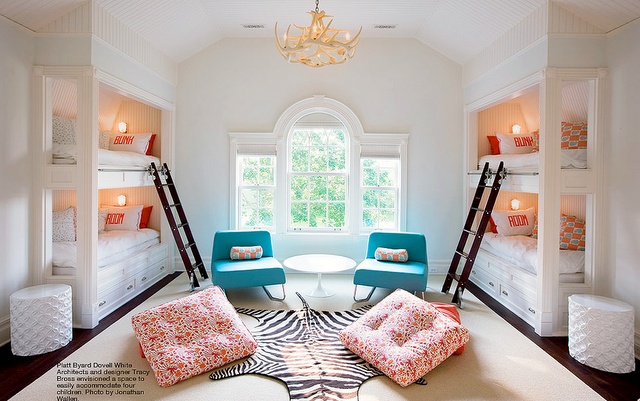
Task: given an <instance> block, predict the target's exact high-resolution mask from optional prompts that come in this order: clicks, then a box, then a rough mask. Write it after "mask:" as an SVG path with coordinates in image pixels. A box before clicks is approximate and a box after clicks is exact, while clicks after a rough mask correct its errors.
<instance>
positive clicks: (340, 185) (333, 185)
mask: <svg viewBox="0 0 640 401" xmlns="http://www.w3.org/2000/svg"><path fill="white" fill-rule="evenodd" d="M327 196H328V200H330V201H336V200H345V199H346V196H347V181H346V178H345V177H343V176H332V177H329V179H328V183H327Z"/></svg>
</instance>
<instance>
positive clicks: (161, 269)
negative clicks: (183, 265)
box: [136, 259, 169, 290]
mask: <svg viewBox="0 0 640 401" xmlns="http://www.w3.org/2000/svg"><path fill="white" fill-rule="evenodd" d="M167 273H169V268H168V266H167V260H166V259H165V260H163V261H160V262H158V263H156V264H154V265H153V266H150V267H149V268H147V269H145V270H144V271H142V272H140V273H138V275H137V276H136V287H137V288H138V290H141V289H144V288H147V287H150V286H151V285H152V284H153V283H155V282H157V281H158V280H159V279H160V278H162V277H164V276H166V275H167Z"/></svg>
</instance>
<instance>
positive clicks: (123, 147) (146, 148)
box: [109, 133, 155, 155]
mask: <svg viewBox="0 0 640 401" xmlns="http://www.w3.org/2000/svg"><path fill="white" fill-rule="evenodd" d="M154 138H155V134H152V133H149V134H113V133H112V134H111V137H110V138H109V150H118V151H125V152H135V153H140V154H143V155H145V154H148V152H150V151H151V146H152V145H153V139H154Z"/></svg>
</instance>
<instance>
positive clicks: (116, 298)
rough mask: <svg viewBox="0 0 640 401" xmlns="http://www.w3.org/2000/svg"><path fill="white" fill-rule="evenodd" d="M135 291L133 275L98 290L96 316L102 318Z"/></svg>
mask: <svg viewBox="0 0 640 401" xmlns="http://www.w3.org/2000/svg"><path fill="white" fill-rule="evenodd" d="M135 293H136V281H135V278H134V277H131V278H129V279H128V280H124V281H122V282H120V283H118V284H117V285H115V286H113V287H111V288H109V289H107V290H104V291H99V292H98V316H99V317H100V318H102V317H103V316H106V315H108V314H109V313H111V312H113V311H114V310H115V309H117V308H118V307H120V306H121V305H122V304H123V302H124V300H125V299H129V298H131V297H133V296H134V295H135Z"/></svg>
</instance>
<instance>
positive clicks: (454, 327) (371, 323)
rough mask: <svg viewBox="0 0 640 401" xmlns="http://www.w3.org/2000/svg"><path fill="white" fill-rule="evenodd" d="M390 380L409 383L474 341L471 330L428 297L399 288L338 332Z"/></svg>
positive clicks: (358, 353) (404, 383) (406, 384)
mask: <svg viewBox="0 0 640 401" xmlns="http://www.w3.org/2000/svg"><path fill="white" fill-rule="evenodd" d="M338 336H339V338H340V341H341V342H342V343H343V344H344V345H345V346H346V347H347V348H349V349H350V350H351V351H353V352H354V353H355V354H357V355H358V356H360V357H361V358H362V359H364V360H365V361H367V362H369V363H371V364H372V365H373V366H375V367H376V368H378V369H380V371H382V373H384V374H385V375H387V376H388V377H389V378H390V379H391V380H393V381H395V382H396V383H398V384H399V385H401V386H403V387H404V386H408V385H409V384H411V383H414V382H415V381H416V380H418V379H419V378H420V377H422V376H424V375H425V374H427V373H428V372H429V371H431V370H432V369H433V368H435V367H436V366H438V365H439V364H440V363H441V362H442V361H444V360H445V359H447V358H448V357H449V356H450V355H451V354H453V353H454V352H456V351H457V350H458V349H460V347H462V346H463V345H464V344H466V343H467V342H468V341H469V331H468V330H467V329H466V328H465V327H464V326H462V325H461V324H459V323H457V322H455V321H454V320H452V319H451V318H449V317H447V316H446V315H444V314H443V313H441V312H439V311H438V309H437V308H436V307H434V306H432V305H430V304H429V303H428V302H425V301H423V300H422V299H419V298H418V297H416V296H414V295H412V294H410V293H409V292H407V291H405V290H402V289H398V290H396V291H394V292H393V293H391V294H390V295H389V296H387V297H386V298H385V299H383V300H382V301H380V302H379V303H378V304H377V305H375V306H374V307H373V308H371V309H370V310H369V311H368V312H367V313H365V314H364V315H363V316H362V317H361V318H360V319H358V320H357V321H355V322H354V323H352V324H351V325H350V326H348V327H346V328H344V329H343V330H342V331H340V333H339V334H338Z"/></svg>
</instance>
